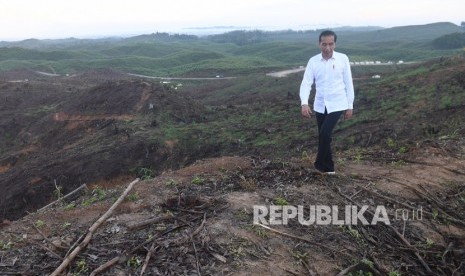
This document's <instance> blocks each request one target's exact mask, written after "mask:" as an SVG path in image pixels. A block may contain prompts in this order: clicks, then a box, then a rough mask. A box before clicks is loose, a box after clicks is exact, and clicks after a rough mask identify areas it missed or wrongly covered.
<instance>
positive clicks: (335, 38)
mask: <svg viewBox="0 0 465 276" xmlns="http://www.w3.org/2000/svg"><path fill="white" fill-rule="evenodd" d="M323 36H334V42H336V40H337V35H336V33H335V32H333V31H330V30H326V31H322V32H321V33H320V37H319V38H318V42H321V38H322V37H323Z"/></svg>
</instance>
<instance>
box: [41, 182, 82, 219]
mask: <svg viewBox="0 0 465 276" xmlns="http://www.w3.org/2000/svg"><path fill="white" fill-rule="evenodd" d="M82 189H87V185H86V184H82V185H81V186H79V188H77V189H76V190H74V191H72V192H71V193H69V194H67V195H65V196H63V197H60V198H59V199H57V200H55V201H54V202H52V203H50V204H48V205H46V206H44V207H42V208H40V209H39V210H38V212H40V211H43V210H45V209H47V208H49V207H52V206H53V205H55V204H57V203H58V202H61V201H63V200H65V199H67V198H69V197H71V196H72V195H74V194H76V193H78V192H79V191H81V190H82Z"/></svg>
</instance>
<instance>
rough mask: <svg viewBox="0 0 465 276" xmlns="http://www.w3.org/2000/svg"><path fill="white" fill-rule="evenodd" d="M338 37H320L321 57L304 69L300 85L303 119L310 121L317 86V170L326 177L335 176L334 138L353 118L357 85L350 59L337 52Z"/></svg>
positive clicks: (324, 35)
mask: <svg viewBox="0 0 465 276" xmlns="http://www.w3.org/2000/svg"><path fill="white" fill-rule="evenodd" d="M336 40H337V36H336V34H335V33H334V32H333V31H323V32H322V33H321V34H320V37H319V44H320V49H321V54H318V55H316V56H313V57H312V58H310V60H309V61H308V64H307V67H306V68H305V73H304V77H303V80H302V83H301V85H300V100H301V104H302V116H304V117H306V118H310V117H311V115H312V111H311V109H310V107H309V106H308V99H309V97H310V90H311V87H312V84H313V83H315V88H316V94H315V101H314V105H313V109H314V111H315V113H316V114H315V115H316V121H317V124H318V154H317V156H316V160H315V163H314V166H315V169H317V170H318V171H319V172H321V173H324V174H335V171H334V162H333V157H332V152H331V140H332V139H331V134H332V132H333V129H334V127H335V126H336V123H337V121H338V120H339V118H340V117H341V115H342V114H344V119H350V118H351V117H352V110H353V103H354V85H353V83H352V73H351V71H350V63H349V58H348V57H347V56H346V55H345V54H342V53H338V52H335V51H334V48H336Z"/></svg>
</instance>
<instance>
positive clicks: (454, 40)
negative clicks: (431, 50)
mask: <svg viewBox="0 0 465 276" xmlns="http://www.w3.org/2000/svg"><path fill="white" fill-rule="evenodd" d="M464 23H465V22H462V25H465V24H464ZM433 46H434V47H435V48H437V49H440V50H450V49H458V48H462V47H465V32H463V33H452V34H448V35H443V36H441V37H438V38H436V39H435V40H433Z"/></svg>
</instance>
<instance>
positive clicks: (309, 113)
mask: <svg viewBox="0 0 465 276" xmlns="http://www.w3.org/2000/svg"><path fill="white" fill-rule="evenodd" d="M302 116H304V117H305V118H310V117H312V111H311V110H310V107H309V106H308V104H303V105H302Z"/></svg>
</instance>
